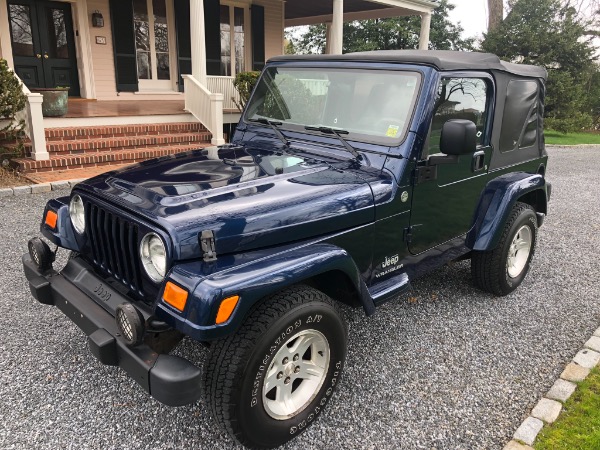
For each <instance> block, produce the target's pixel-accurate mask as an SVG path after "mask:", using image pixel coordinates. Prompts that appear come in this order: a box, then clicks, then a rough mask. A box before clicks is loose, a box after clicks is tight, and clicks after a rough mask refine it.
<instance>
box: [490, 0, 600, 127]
mask: <svg viewBox="0 0 600 450" xmlns="http://www.w3.org/2000/svg"><path fill="white" fill-rule="evenodd" d="M509 7H510V12H509V13H508V15H507V17H506V19H504V21H503V22H502V23H501V24H500V25H499V26H498V27H497V28H496V29H494V30H492V31H490V32H489V33H488V34H487V35H486V36H485V39H484V41H483V42H482V45H481V47H482V50H484V51H487V52H490V53H495V54H497V55H498V56H500V57H501V58H502V59H504V60H507V61H513V62H521V63H525V64H535V65H540V66H544V67H545V68H546V69H547V70H548V74H549V77H548V85H547V95H546V118H547V122H546V125H547V126H548V127H550V128H553V129H556V130H558V131H562V132H568V131H575V130H578V129H582V128H588V127H591V125H592V116H591V106H590V103H589V99H588V98H587V97H588V95H589V94H590V89H591V88H592V81H593V76H594V73H595V72H597V70H598V67H597V66H596V65H595V64H594V58H593V54H594V47H593V45H592V42H591V38H590V37H589V36H587V31H586V30H587V23H586V22H585V21H584V20H582V19H581V17H580V16H579V15H578V13H577V10H576V9H575V8H573V7H571V6H569V5H567V4H564V3H563V2H561V1H560V0H512V1H511V2H509Z"/></svg>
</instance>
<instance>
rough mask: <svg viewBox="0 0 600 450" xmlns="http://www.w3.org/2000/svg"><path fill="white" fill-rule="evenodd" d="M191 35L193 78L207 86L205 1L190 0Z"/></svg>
mask: <svg viewBox="0 0 600 450" xmlns="http://www.w3.org/2000/svg"><path fill="white" fill-rule="evenodd" d="M190 35H191V39H192V76H193V77H194V78H195V79H196V80H198V81H199V82H200V83H201V84H202V85H203V86H206V84H207V81H206V36H205V33H204V0H190Z"/></svg>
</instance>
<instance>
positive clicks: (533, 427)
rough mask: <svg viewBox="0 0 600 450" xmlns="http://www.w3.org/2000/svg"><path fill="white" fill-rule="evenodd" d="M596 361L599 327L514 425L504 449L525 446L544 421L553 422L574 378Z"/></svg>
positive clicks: (578, 378) (599, 352)
mask: <svg viewBox="0 0 600 450" xmlns="http://www.w3.org/2000/svg"><path fill="white" fill-rule="evenodd" d="M598 362H600V328H598V329H597V330H596V331H595V332H594V335H593V336H592V337H591V338H589V339H588V341H587V342H586V343H585V344H584V345H583V348H582V349H581V350H579V352H578V353H577V354H576V355H575V357H574V358H573V360H572V361H571V362H570V363H569V364H568V365H567V367H565V370H563V372H562V373H561V374H560V378H559V379H558V380H556V382H555V383H554V384H553V385H552V387H551V388H550V390H549V391H548V392H547V393H546V395H545V396H544V397H543V398H542V399H541V400H540V401H539V402H538V403H537V405H535V407H534V408H533V409H532V410H531V413H530V414H529V417H527V418H526V419H525V420H524V421H523V423H522V424H521V426H519V428H517V431H515V434H514V436H513V440H512V441H510V442H509V443H508V444H506V446H505V447H504V450H528V449H532V447H530V446H531V445H533V443H534V442H535V439H536V437H537V435H538V433H539V432H540V431H541V430H542V428H543V427H544V425H546V424H549V423H552V422H554V421H555V420H556V419H557V418H558V416H559V414H560V412H561V411H562V407H563V403H564V402H566V401H567V399H568V398H569V397H571V395H572V394H573V392H575V389H577V384H575V383H577V382H580V381H583V380H585V378H586V377H587V376H588V375H589V373H590V370H591V369H593V368H594V367H595V366H596V365H597V364H598Z"/></svg>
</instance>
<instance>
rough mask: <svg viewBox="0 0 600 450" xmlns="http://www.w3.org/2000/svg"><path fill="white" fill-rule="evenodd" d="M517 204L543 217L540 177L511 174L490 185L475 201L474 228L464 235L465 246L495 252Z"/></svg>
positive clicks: (544, 207) (545, 186) (543, 191)
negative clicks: (531, 209)
mask: <svg viewBox="0 0 600 450" xmlns="http://www.w3.org/2000/svg"><path fill="white" fill-rule="evenodd" d="M517 201H524V202H525V203H528V204H530V205H532V206H533V207H534V208H535V210H536V212H537V213H540V214H546V212H547V204H548V184H547V183H546V180H545V179H544V176H543V175H540V174H536V175H532V174H529V173H524V172H515V173H510V174H506V175H502V176H500V177H498V178H495V179H494V180H492V181H490V182H489V183H488V184H487V186H486V187H485V190H484V192H483V194H482V195H481V198H480V200H479V204H478V206H477V213H476V216H475V226H474V227H473V228H471V230H470V231H469V233H467V239H466V246H467V247H469V248H470V249H472V250H477V251H489V250H493V249H494V248H496V246H497V245H498V243H499V241H500V237H501V235H502V230H503V229H504V225H505V224H506V221H507V220H508V217H509V215H510V213H511V211H512V209H513V207H514V206H515V204H516V203H517ZM542 217H543V216H542ZM540 223H541V219H540Z"/></svg>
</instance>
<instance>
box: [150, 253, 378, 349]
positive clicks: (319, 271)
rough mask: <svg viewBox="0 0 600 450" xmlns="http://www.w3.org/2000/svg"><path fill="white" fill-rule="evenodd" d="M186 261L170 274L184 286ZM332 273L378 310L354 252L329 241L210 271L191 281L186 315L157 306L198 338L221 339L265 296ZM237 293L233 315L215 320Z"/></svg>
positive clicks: (372, 309) (161, 313) (366, 306)
mask: <svg viewBox="0 0 600 450" xmlns="http://www.w3.org/2000/svg"><path fill="white" fill-rule="evenodd" d="M191 264H193V263H190V265H191ZM186 266H188V264H181V265H178V266H176V267H175V268H174V269H173V271H172V272H171V274H170V275H169V279H171V280H173V281H174V282H176V283H177V284H180V285H182V286H185V285H186V283H189V281H190V280H189V274H190V272H191V270H190V269H191V267H186ZM327 272H335V273H336V274H338V275H339V273H340V272H341V274H343V276H345V277H347V279H348V280H349V282H350V284H351V286H352V289H353V290H354V291H355V293H356V298H357V299H358V302H359V303H360V304H361V305H362V306H363V308H364V310H365V312H366V314H367V315H371V314H373V313H374V312H375V304H374V303H373V299H372V298H371V296H370V295H369V291H368V289H367V287H366V285H365V283H364V281H363V280H362V278H361V277H360V272H359V270H358V268H357V267H356V264H355V263H354V260H353V259H352V257H351V256H350V255H349V254H348V253H347V252H346V251H345V250H344V249H342V248H340V247H336V246H334V245H331V244H324V243H320V244H314V245H308V246H305V247H299V248H296V249H292V250H290V251H287V252H281V253H279V254H275V255H273V256H269V257H265V258H261V259H258V260H255V261H251V262H249V263H246V264H242V265H236V266H234V267H232V268H230V269H225V270H223V271H221V272H217V273H215V274H212V275H209V276H207V277H206V278H204V279H202V280H200V281H199V282H198V283H197V284H196V285H195V288H194V287H192V286H190V291H191V290H193V294H192V296H191V298H190V300H188V305H187V307H186V311H185V312H184V314H183V315H181V314H177V313H176V312H175V311H173V310H172V309H171V308H170V307H169V306H168V305H166V304H164V303H163V302H160V301H159V303H158V304H157V308H156V311H157V315H159V316H160V317H161V318H162V319H163V320H165V321H167V322H168V323H170V324H171V325H172V326H174V327H175V328H177V329H178V330H180V331H182V332H183V333H185V334H187V335H189V336H190V337H192V338H194V339H197V340H201V341H202V340H211V339H216V338H220V337H223V336H226V335H228V334H230V333H232V332H234V331H235V330H236V329H237V328H238V327H239V326H240V325H241V324H242V322H243V321H244V319H245V318H246V316H247V315H248V313H249V312H250V310H251V309H252V307H253V306H254V305H255V304H256V303H257V302H258V301H260V300H261V299H263V298H265V297H267V296H269V295H271V294H274V293H276V292H278V291H280V290H282V289H284V288H286V287H289V286H292V285H294V284H300V283H305V284H309V285H311V284H312V282H311V279H312V278H315V277H319V276H323V275H324V274H325V275H326V274H327ZM186 279H187V280H186ZM234 295H239V296H240V300H239V302H238V304H237V306H236V308H235V310H234V311H233V314H232V315H231V317H230V318H229V320H228V321H227V322H225V323H224V324H221V325H215V318H216V315H217V311H218V309H219V305H220V303H221V300H223V299H225V298H228V297H231V296H234ZM161 297H162V295H161Z"/></svg>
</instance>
